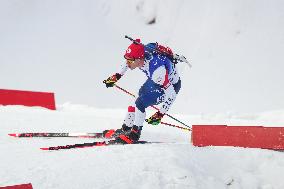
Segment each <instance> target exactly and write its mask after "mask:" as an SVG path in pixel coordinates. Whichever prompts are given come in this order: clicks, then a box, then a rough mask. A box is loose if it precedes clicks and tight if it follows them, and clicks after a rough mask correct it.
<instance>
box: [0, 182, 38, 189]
mask: <svg viewBox="0 0 284 189" xmlns="http://www.w3.org/2000/svg"><path fill="white" fill-rule="evenodd" d="M0 189H33V186H32V184H31V183H29V184H21V185H15V186H4V187H0Z"/></svg>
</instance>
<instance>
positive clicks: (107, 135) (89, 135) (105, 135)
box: [8, 129, 115, 138]
mask: <svg viewBox="0 0 284 189" xmlns="http://www.w3.org/2000/svg"><path fill="white" fill-rule="evenodd" d="M114 132H115V130H113V129H112V130H109V131H108V132H106V133H48V132H43V133H12V134H8V135H9V136H12V137H19V138H29V137H77V138H113V137H115V136H114Z"/></svg>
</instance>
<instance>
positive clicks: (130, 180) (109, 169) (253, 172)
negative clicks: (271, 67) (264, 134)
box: [0, 104, 284, 189]
mask: <svg viewBox="0 0 284 189" xmlns="http://www.w3.org/2000/svg"><path fill="white" fill-rule="evenodd" d="M279 113H280V112H278V113H275V114H276V115H279ZM275 114H273V113H267V114H262V115H258V116H257V115H254V116H251V117H250V116H235V117H239V118H238V119H237V118H232V116H230V118H227V119H226V115H224V116H223V118H222V116H221V115H217V116H213V115H212V116H208V117H202V118H201V117H200V116H182V115H179V116H178V115H175V116H177V117H182V118H183V121H185V122H187V123H188V122H189V123H191V124H192V122H195V123H196V124H198V123H204V122H206V121H207V120H211V121H213V120H215V121H217V122H218V121H221V120H222V119H223V121H224V122H226V123H227V122H229V123H230V122H231V123H232V124H233V123H245V122H250V123H254V124H257V123H263V120H264V119H263V120H262V121H261V118H263V117H265V118H266V119H265V120H266V121H269V119H268V118H269V117H270V118H271V120H274V121H275V124H276V125H277V124H280V123H281V122H280V120H279V122H277V121H276V120H275V117H274V116H273V115H275ZM265 115H267V116H265ZM244 117H250V119H246V120H245V119H244ZM252 117H253V118H252ZM123 118H124V111H123V110H105V109H95V108H90V107H86V106H80V105H70V104H66V105H63V106H61V107H59V109H58V110H57V111H49V110H46V109H42V108H27V107H22V106H6V107H3V106H2V107H0V122H1V131H2V132H1V137H0V140H1V141H0V150H1V152H2V153H1V161H0V170H1V172H0V186H7V185H15V184H20V183H32V184H33V187H34V188H35V189H38V188H40V189H47V188H52V189H65V188H70V189H72V188H74V189H77V188H84V189H91V188H200V189H203V188H263V189H268V188H269V189H270V188H273V189H275V188H277V189H278V188H279V189H281V188H284V182H283V181H282V176H281V174H282V173H283V171H284V154H283V152H277V151H272V150H261V149H245V148H233V147H203V148H198V147H194V146H192V144H191V143H190V134H189V133H188V132H186V131H183V130H180V129H176V128H170V127H166V126H157V127H155V126H148V125H145V126H144V129H143V133H142V138H141V140H148V141H154V142H163V143H155V144H137V145H125V146H107V147H94V148H84V149H71V150H61V151H52V152H46V151H41V150H39V148H40V147H47V146H57V145H65V144H73V143H84V142H91V141H93V140H94V139H86V138H83V139H82V138H53V139H52V138H47V139H46V138H13V137H9V136H8V135H7V134H8V133H15V132H44V131H45V132H99V131H102V130H104V129H107V128H119V127H120V125H121V123H122V121H123ZM167 121H169V120H167ZM273 126H275V125H273Z"/></svg>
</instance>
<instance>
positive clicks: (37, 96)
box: [0, 89, 56, 110]
mask: <svg viewBox="0 0 284 189" xmlns="http://www.w3.org/2000/svg"><path fill="white" fill-rule="evenodd" d="M0 104H2V105H24V106H41V107H45V108H48V109H51V110H55V109H56V107H55V100H54V93H48V92H33V91H20V90H6V89H0Z"/></svg>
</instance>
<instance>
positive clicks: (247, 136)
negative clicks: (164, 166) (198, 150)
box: [191, 125, 284, 150]
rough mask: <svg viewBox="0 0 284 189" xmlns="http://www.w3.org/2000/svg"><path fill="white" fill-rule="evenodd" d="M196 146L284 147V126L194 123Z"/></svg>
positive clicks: (192, 138) (193, 138)
mask: <svg viewBox="0 0 284 189" xmlns="http://www.w3.org/2000/svg"><path fill="white" fill-rule="evenodd" d="M191 140H192V143H193V145H194V146H235V147H249V148H264V149H275V150H283V149H284V127H263V126H227V125H193V126H192V135H191Z"/></svg>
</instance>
